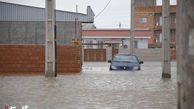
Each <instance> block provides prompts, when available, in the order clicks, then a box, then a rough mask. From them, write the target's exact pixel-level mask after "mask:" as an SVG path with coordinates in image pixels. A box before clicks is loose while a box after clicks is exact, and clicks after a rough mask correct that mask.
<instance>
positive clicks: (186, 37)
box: [176, 0, 194, 109]
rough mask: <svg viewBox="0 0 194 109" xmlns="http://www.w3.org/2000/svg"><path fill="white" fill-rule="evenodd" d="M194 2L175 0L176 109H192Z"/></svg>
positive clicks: (193, 88)
mask: <svg viewBox="0 0 194 109" xmlns="http://www.w3.org/2000/svg"><path fill="white" fill-rule="evenodd" d="M193 9H194V0H177V15H176V16H177V23H176V25H177V26H176V31H177V38H176V39H177V40H176V44H177V45H176V47H177V54H176V55H177V85H178V87H177V90H178V92H177V99H178V100H177V109H194V27H193V24H194V14H193Z"/></svg>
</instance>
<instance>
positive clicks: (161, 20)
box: [160, 16, 162, 25]
mask: <svg viewBox="0 0 194 109" xmlns="http://www.w3.org/2000/svg"><path fill="white" fill-rule="evenodd" d="M160 25H162V16H160Z"/></svg>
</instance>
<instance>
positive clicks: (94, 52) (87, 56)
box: [84, 49, 106, 62]
mask: <svg viewBox="0 0 194 109" xmlns="http://www.w3.org/2000/svg"><path fill="white" fill-rule="evenodd" d="M84 61H85V62H105V61H106V49H84Z"/></svg>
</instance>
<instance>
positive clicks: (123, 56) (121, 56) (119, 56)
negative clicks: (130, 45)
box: [113, 55, 138, 63]
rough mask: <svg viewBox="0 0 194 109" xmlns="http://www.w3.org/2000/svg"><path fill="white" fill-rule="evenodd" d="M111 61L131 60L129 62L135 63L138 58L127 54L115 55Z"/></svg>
mask: <svg viewBox="0 0 194 109" xmlns="http://www.w3.org/2000/svg"><path fill="white" fill-rule="evenodd" d="M113 61H117V62H131V63H137V62H138V60H137V58H136V57H135V56H127V55H116V56H115V57H114V59H113Z"/></svg>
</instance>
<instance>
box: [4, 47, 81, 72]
mask: <svg viewBox="0 0 194 109" xmlns="http://www.w3.org/2000/svg"><path fill="white" fill-rule="evenodd" d="M80 57H81V48H80V47H78V46H57V72H58V74H64V73H79V72H80V70H81V62H80ZM44 73H45V46H44V45H0V75H4V74H5V75H12V74H13V75H15V74H16V75H17V74H21V75H25V74H35V75H36V74H42V75H44Z"/></svg>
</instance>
